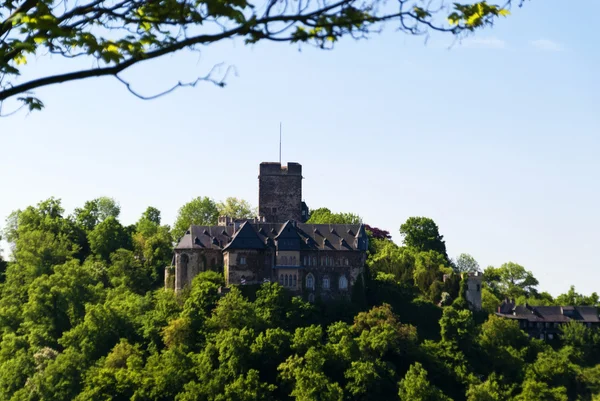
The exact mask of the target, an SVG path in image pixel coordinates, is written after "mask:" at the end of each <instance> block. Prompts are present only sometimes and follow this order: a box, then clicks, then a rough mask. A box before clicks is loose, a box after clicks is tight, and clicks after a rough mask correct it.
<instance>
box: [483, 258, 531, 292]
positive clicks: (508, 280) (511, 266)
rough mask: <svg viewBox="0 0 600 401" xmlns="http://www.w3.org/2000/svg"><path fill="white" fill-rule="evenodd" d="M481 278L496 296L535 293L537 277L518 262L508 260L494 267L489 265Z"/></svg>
mask: <svg viewBox="0 0 600 401" xmlns="http://www.w3.org/2000/svg"><path fill="white" fill-rule="evenodd" d="M483 279H484V281H485V283H486V284H487V285H488V287H489V288H490V290H491V291H492V292H494V295H496V297H498V298H504V297H510V298H518V297H520V296H526V297H529V296H532V295H536V294H537V291H536V290H535V287H536V286H537V285H538V284H539V282H538V281H537V279H536V278H535V277H534V276H533V273H531V272H530V271H528V270H525V268H524V267H523V266H521V265H519V264H516V263H513V262H508V263H504V264H503V265H502V266H500V267H498V268H495V267H493V266H490V267H488V268H486V269H485V270H484V272H483Z"/></svg>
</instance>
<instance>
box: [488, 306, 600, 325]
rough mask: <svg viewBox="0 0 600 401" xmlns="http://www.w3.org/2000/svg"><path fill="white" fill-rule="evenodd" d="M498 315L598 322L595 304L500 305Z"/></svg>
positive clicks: (530, 318) (542, 320)
mask: <svg viewBox="0 0 600 401" xmlns="http://www.w3.org/2000/svg"><path fill="white" fill-rule="evenodd" d="M496 314H497V315H498V316H503V317H509V318H512V319H520V320H527V321H530V322H552V323H566V322H570V321H572V320H574V321H578V322H584V323H600V318H599V317H598V308H596V307H595V306H531V305H516V306H514V307H512V308H511V309H510V310H508V308H506V307H505V308H503V307H502V306H501V307H500V312H499V313H496Z"/></svg>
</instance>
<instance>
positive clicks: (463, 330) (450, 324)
mask: <svg viewBox="0 0 600 401" xmlns="http://www.w3.org/2000/svg"><path fill="white" fill-rule="evenodd" d="M440 328H441V329H442V339H443V340H444V341H448V342H454V343H456V344H457V345H458V346H459V348H460V349H461V350H463V351H466V350H467V349H468V348H469V347H470V346H471V343H472V342H473V338H474V337H475V322H474V321H473V314H472V313H471V311H470V310H467V309H464V310H456V309H454V308H453V307H448V308H444V314H443V315H442V318H441V319H440Z"/></svg>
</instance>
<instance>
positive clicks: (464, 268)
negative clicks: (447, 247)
mask: <svg viewBox="0 0 600 401" xmlns="http://www.w3.org/2000/svg"><path fill="white" fill-rule="evenodd" d="M454 265H455V269H454V270H456V272H458V273H475V272H478V271H479V263H477V261H476V260H475V258H474V257H473V256H471V255H469V254H468V253H461V254H460V255H458V258H456V262H455V263H454Z"/></svg>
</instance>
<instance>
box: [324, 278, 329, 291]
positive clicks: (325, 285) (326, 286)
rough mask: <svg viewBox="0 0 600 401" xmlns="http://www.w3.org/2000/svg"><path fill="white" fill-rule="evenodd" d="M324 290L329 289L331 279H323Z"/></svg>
mask: <svg viewBox="0 0 600 401" xmlns="http://www.w3.org/2000/svg"><path fill="white" fill-rule="evenodd" d="M323 288H325V289H329V277H327V276H325V277H323Z"/></svg>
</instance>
